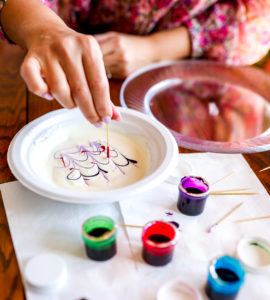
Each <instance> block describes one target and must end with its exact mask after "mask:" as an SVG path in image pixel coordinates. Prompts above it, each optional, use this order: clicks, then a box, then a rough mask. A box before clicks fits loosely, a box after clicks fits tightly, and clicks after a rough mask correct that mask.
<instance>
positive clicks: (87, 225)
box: [82, 216, 117, 261]
mask: <svg viewBox="0 0 270 300" xmlns="http://www.w3.org/2000/svg"><path fill="white" fill-rule="evenodd" d="M116 231H117V230H116V225H115V222H114V221H113V220H112V219H111V218H109V217H106V216H95V217H92V218H90V219H88V220H86V221H85V222H84V223H83V225H82V238H83V241H84V244H85V249H86V253H87V256H88V257H89V258H91V259H93V260H97V261H104V260H108V259H110V258H112V257H113V256H114V255H115V253H116Z"/></svg>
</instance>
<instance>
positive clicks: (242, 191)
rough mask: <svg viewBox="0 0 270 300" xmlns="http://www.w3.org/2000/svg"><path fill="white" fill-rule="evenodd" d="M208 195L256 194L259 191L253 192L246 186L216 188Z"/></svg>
mask: <svg viewBox="0 0 270 300" xmlns="http://www.w3.org/2000/svg"><path fill="white" fill-rule="evenodd" d="M209 194H210V195H221V196H222V195H223V196H226V195H258V194H259V193H257V192H253V191H251V190H249V189H246V188H241V189H235V190H216V191H210V193H209Z"/></svg>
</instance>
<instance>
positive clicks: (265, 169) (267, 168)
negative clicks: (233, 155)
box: [259, 166, 270, 172]
mask: <svg viewBox="0 0 270 300" xmlns="http://www.w3.org/2000/svg"><path fill="white" fill-rule="evenodd" d="M269 169H270V166H269V167H266V168H264V169H262V170H260V171H259V172H264V171H267V170H269Z"/></svg>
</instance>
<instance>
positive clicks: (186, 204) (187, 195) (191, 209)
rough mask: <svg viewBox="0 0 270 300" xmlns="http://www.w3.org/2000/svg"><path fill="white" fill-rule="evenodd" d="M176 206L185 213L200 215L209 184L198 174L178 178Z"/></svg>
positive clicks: (207, 194)
mask: <svg viewBox="0 0 270 300" xmlns="http://www.w3.org/2000/svg"><path fill="white" fill-rule="evenodd" d="M178 188H179V196H178V202H177V207H178V209H179V210H180V211H181V212H182V213H183V214H185V215H188V216H198V215H200V214H201V213H202V212H203V210H204V206H205V203H206V199H207V198H208V196H209V184H208V183H207V181H206V180H205V179H203V178H201V177H198V176H185V177H183V178H182V179H181V180H180V184H179V187H178Z"/></svg>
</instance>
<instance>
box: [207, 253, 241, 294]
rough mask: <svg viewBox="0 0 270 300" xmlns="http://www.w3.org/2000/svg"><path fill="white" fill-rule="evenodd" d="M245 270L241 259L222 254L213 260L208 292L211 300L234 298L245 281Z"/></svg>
mask: <svg viewBox="0 0 270 300" xmlns="http://www.w3.org/2000/svg"><path fill="white" fill-rule="evenodd" d="M244 278H245V271H244V268H243V267H242V264H241V263H240V261H239V260H238V259H236V258H234V257H231V256H226V255H225V256H221V257H219V258H216V259H214V260H212V261H211V263H210V266H209V271H208V279H207V284H206V294H207V296H208V297H209V299H211V300H234V299H236V297H237V294H238V292H239V290H240V288H241V286H242V285H243V283H244Z"/></svg>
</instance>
